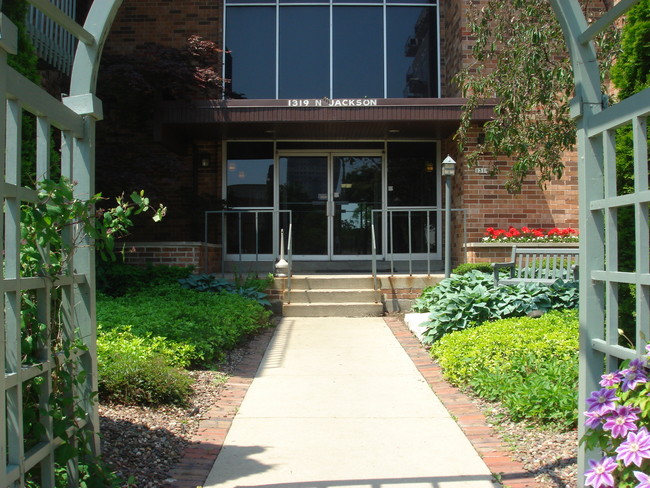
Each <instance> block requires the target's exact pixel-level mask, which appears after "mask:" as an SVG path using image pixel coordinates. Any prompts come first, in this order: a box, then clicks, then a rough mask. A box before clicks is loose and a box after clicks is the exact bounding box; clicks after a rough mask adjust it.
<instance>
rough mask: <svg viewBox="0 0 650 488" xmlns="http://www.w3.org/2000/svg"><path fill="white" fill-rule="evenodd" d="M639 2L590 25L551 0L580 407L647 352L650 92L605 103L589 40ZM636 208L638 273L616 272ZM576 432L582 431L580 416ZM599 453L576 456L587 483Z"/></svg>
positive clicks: (627, 0) (625, 1) (631, 0)
mask: <svg viewBox="0 0 650 488" xmlns="http://www.w3.org/2000/svg"><path fill="white" fill-rule="evenodd" d="M636 3H638V0H621V1H620V2H618V3H617V4H616V5H615V6H614V7H613V8H612V9H611V10H610V11H609V12H608V13H607V14H606V15H604V16H603V17H602V18H601V19H599V20H598V21H596V22H594V23H592V24H591V25H588V24H587V21H586V20H585V17H584V15H583V12H582V9H581V8H580V6H579V5H578V2H577V1H576V0H572V1H566V0H551V4H552V6H553V9H554V10H555V13H556V15H557V17H558V19H559V21H560V24H561V26H562V29H563V31H564V34H565V38H566V42H567V45H568V47H569V52H570V54H571V61H572V64H573V71H574V75H575V98H574V99H573V101H572V104H571V111H572V115H573V117H574V118H575V119H576V122H577V127H578V164H579V188H580V190H579V204H580V234H581V235H580V241H581V246H580V274H581V276H580V383H579V411H581V412H582V411H583V410H584V409H585V407H584V405H585V400H586V398H587V396H588V395H589V393H590V392H591V391H594V390H597V389H599V388H600V386H599V385H598V382H599V381H600V375H602V374H603V372H604V371H605V370H607V371H611V370H615V369H617V367H618V365H619V363H620V361H621V360H623V359H633V358H635V357H639V356H641V355H642V354H643V353H644V352H645V349H644V348H645V345H646V344H648V342H649V341H650V265H649V261H650V260H649V242H650V233H649V231H648V206H649V204H650V191H649V189H648V137H647V134H648V131H647V121H648V114H650V89H648V88H646V89H645V90H644V91H642V92H640V93H637V94H636V95H634V96H632V97H630V98H627V99H625V100H623V101H622V102H620V103H617V104H615V105H612V106H607V104H606V103H605V102H604V100H605V97H604V95H603V93H602V92H601V85H600V72H599V69H598V63H597V60H596V52H595V49H594V47H593V43H592V40H593V39H594V37H595V36H597V35H598V34H599V33H600V32H602V31H603V30H604V29H606V28H607V27H608V26H609V25H611V24H612V23H613V22H616V21H617V19H618V18H619V17H620V16H622V15H624V14H625V12H627V11H628V10H629V9H630V8H631V7H633V6H634V5H635V4H636ZM625 125H631V126H632V130H633V138H634V193H632V194H627V195H621V194H620V192H617V188H616V140H615V135H616V129H618V128H619V127H622V126H625ZM624 207H631V208H633V210H634V221H635V246H636V249H635V255H636V264H635V268H634V269H635V271H634V272H623V271H619V263H618V261H617V256H618V249H619V247H622V246H626V245H629V243H625V242H619V241H618V234H617V230H618V225H619V223H618V218H617V216H618V212H619V211H620V209H621V208H624ZM623 283H625V284H631V285H633V286H634V287H635V288H636V323H635V324H634V326H635V330H636V337H635V344H636V350H632V349H629V348H626V347H622V346H620V345H619V340H618V335H619V334H618V329H619V324H618V287H619V285H620V284H623ZM579 424H580V429H579V435H580V436H581V435H582V434H583V433H584V426H583V422H582V418H581V419H580V420H579ZM589 457H594V458H598V459H599V458H600V454H599V453H587V452H585V450H584V449H580V452H579V453H578V464H579V466H578V467H579V471H580V473H581V474H580V475H579V480H578V483H579V485H578V486H583V483H584V481H583V476H582V473H584V470H585V464H586V460H587V458H589Z"/></svg>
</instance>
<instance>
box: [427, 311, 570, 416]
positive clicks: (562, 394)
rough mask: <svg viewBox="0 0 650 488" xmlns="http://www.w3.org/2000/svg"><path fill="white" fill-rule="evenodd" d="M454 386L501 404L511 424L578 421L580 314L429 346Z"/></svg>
mask: <svg viewBox="0 0 650 488" xmlns="http://www.w3.org/2000/svg"><path fill="white" fill-rule="evenodd" d="M431 356H432V357H433V358H434V359H435V360H436V361H437V362H438V363H439V364H440V366H441V367H442V369H443V372H444V375H445V377H446V378H447V379H448V380H449V381H450V382H451V383H453V384H455V385H459V386H462V387H471V389H472V390H473V391H474V392H475V393H476V394H477V395H479V396H480V397H482V398H485V399H487V400H491V401H499V402H501V403H502V404H503V406H504V407H505V408H506V409H507V410H508V413H509V415H510V416H511V418H512V419H513V420H516V421H517V420H530V421H533V422H538V423H542V424H553V425H555V426H557V427H563V428H572V427H574V426H575V425H576V422H577V416H578V415H577V382H578V369H577V368H578V314H577V311H576V310H557V311H550V312H548V313H546V314H544V315H543V316H542V317H540V318H531V317H516V318H508V319H503V320H497V321H494V322H486V323H483V324H481V325H479V326H478V327H474V328H471V329H466V330H462V331H457V332H452V333H450V334H447V335H445V336H444V337H442V338H441V339H440V340H439V341H438V342H436V343H435V344H434V345H433V346H432V348H431Z"/></svg>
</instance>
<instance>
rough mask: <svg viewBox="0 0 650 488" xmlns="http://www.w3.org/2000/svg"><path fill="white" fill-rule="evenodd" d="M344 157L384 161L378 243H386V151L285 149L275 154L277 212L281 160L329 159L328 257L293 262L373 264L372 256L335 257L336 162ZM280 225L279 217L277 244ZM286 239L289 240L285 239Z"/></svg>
mask: <svg viewBox="0 0 650 488" xmlns="http://www.w3.org/2000/svg"><path fill="white" fill-rule="evenodd" d="M341 156H351V157H363V156H368V157H379V158H381V170H380V171H381V191H380V194H381V195H380V198H381V202H380V208H381V210H382V212H381V216H382V217H381V221H382V223H381V228H382V236H376V237H377V238H378V239H379V238H381V239H382V243H383V241H384V240H385V237H384V235H383V234H384V228H385V225H384V221H385V219H386V215H385V212H384V209H385V208H386V151H385V150H383V151H382V150H377V149H370V150H369V149H366V150H364V149H334V150H322V151H319V150H311V149H310V150H300V149H286V150H281V151H276V156H275V168H274V180H275V195H274V209H275V210H276V216H277V215H278V214H277V210H279V209H280V159H282V158H286V157H327V202H326V205H325V207H326V212H327V254H295V253H294V254H293V259H300V260H304V261H352V260H354V261H370V260H371V259H372V254H371V253H369V254H362V255H358V254H335V253H334V217H335V215H334V212H335V210H334V209H335V208H336V201H335V200H334V198H335V197H334V181H333V179H334V158H335V157H341ZM279 226H280V222H279V218H277V217H276V219H275V221H274V229H275V234H276V237H275V238H274V241H275V242H279V239H280V228H279ZM285 238H286V237H285ZM383 249H385V246H383V247H382V250H383ZM377 257H378V258H379V259H383V254H378V255H377Z"/></svg>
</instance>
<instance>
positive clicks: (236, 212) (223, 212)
mask: <svg viewBox="0 0 650 488" xmlns="http://www.w3.org/2000/svg"><path fill="white" fill-rule="evenodd" d="M281 213H285V214H288V215H289V228H291V223H292V213H291V210H275V209H269V208H267V209H259V208H245V209H236V210H233V209H230V210H206V211H205V212H204V238H205V242H206V243H208V242H209V238H208V235H209V232H208V230H209V216H210V215H221V274H222V276H225V273H226V266H225V264H226V241H225V235H226V234H225V229H226V216H227V215H228V214H234V215H238V219H237V229H238V231H237V232H238V236H237V238H238V247H239V253H238V254H239V262H242V261H243V254H244V253H243V252H242V215H244V214H254V216H255V262H256V263H257V262H259V254H260V252H259V237H260V236H259V215H260V214H272V215H274V216H275V215H279V214H281ZM206 266H207V261H206ZM206 271H207V269H206ZM274 271H275V260H272V262H271V272H274Z"/></svg>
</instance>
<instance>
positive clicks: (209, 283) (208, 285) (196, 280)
mask: <svg viewBox="0 0 650 488" xmlns="http://www.w3.org/2000/svg"><path fill="white" fill-rule="evenodd" d="M178 282H179V283H180V284H181V286H182V287H183V288H187V289H189V290H196V291H206V292H212V293H232V294H235V295H241V296H243V297H244V298H249V299H251V300H255V301H256V302H257V303H259V304H260V305H263V306H270V305H271V303H270V302H269V301H268V300H267V298H266V297H267V294H266V293H264V292H262V291H260V290H259V289H258V287H257V286H250V287H244V286H239V285H238V284H237V283H234V282H232V281H229V280H226V279H223V278H218V277H217V275H216V274H214V273H211V274H200V275H191V276H188V277H187V278H184V279H180V280H178Z"/></svg>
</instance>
